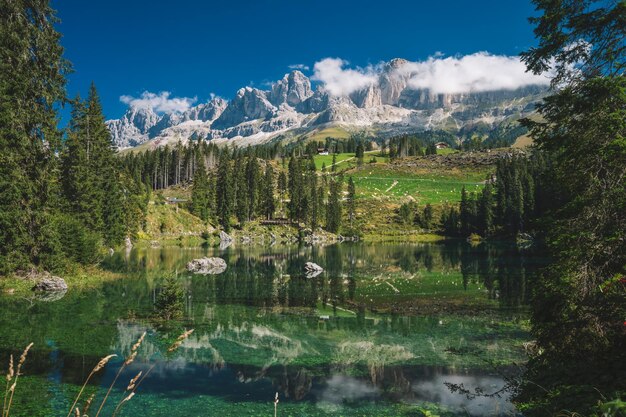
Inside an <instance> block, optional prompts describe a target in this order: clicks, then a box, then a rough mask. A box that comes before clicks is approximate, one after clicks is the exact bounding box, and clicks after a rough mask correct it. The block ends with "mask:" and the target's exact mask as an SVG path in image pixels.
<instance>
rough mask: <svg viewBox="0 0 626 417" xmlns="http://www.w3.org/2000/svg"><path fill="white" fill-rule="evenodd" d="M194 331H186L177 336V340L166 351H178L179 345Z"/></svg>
mask: <svg viewBox="0 0 626 417" xmlns="http://www.w3.org/2000/svg"><path fill="white" fill-rule="evenodd" d="M193 330H194V329H191V330H187V331H185V332H183V334H181V335H180V336H178V338H177V339H176V341H175V342H174V343H173V344H172V346H170V347H169V349H167V352H168V353H171V352H174V351H175V350H176V349H178V348H179V347H180V345H182V344H183V342H184V341H185V339H187V338H188V337H189V336H191V334H192V333H193Z"/></svg>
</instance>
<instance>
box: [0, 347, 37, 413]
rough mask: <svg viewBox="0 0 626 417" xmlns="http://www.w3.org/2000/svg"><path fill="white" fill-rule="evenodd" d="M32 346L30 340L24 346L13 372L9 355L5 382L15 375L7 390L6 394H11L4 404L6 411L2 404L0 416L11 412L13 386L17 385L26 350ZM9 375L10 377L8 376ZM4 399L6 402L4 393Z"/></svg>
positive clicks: (26, 353) (8, 381)
mask: <svg viewBox="0 0 626 417" xmlns="http://www.w3.org/2000/svg"><path fill="white" fill-rule="evenodd" d="M32 347H33V343H32V342H31V343H30V344H29V345H28V346H26V348H25V349H24V351H23V352H22V355H21V356H20V360H19V362H18V363H17V370H16V371H15V372H13V356H11V362H10V365H9V373H8V374H7V384H9V383H10V379H11V378H13V376H15V379H14V380H13V385H11V387H10V388H9V391H8V392H7V395H8V394H9V393H10V394H11V396H10V397H9V403H8V404H7V406H6V411H5V409H4V406H3V407H2V417H9V413H10V412H11V404H13V395H14V394H15V388H16V387H17V380H18V378H19V377H20V371H21V370H22V366H23V365H24V362H26V356H27V355H28V351H29V350H30V348H32ZM9 375H11V377H10V378H9ZM4 400H5V402H6V395H5V398H4Z"/></svg>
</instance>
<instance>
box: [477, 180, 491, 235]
mask: <svg viewBox="0 0 626 417" xmlns="http://www.w3.org/2000/svg"><path fill="white" fill-rule="evenodd" d="M492 189H493V187H492V186H491V184H490V183H487V184H486V185H485V187H484V188H483V191H482V193H481V197H480V201H479V207H478V218H479V223H480V229H481V230H480V232H481V234H482V235H483V236H489V235H491V234H492V232H493V227H494V226H493V220H494V213H493V191H492Z"/></svg>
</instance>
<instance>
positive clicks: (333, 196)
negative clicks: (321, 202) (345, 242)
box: [326, 177, 343, 233]
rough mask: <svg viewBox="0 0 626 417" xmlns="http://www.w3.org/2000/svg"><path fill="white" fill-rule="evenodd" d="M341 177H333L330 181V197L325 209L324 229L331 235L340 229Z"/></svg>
mask: <svg viewBox="0 0 626 417" xmlns="http://www.w3.org/2000/svg"><path fill="white" fill-rule="evenodd" d="M342 182H343V180H342V179H341V177H334V178H333V179H331V181H330V195H329V196H328V204H327V208H326V229H327V230H328V231H329V232H331V233H337V232H339V228H340V227H341V188H342V187H341V185H342Z"/></svg>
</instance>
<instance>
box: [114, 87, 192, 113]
mask: <svg viewBox="0 0 626 417" xmlns="http://www.w3.org/2000/svg"><path fill="white" fill-rule="evenodd" d="M170 94H171V93H170V92H169V91H161V92H160V93H158V94H155V93H151V92H149V91H144V92H143V93H141V96H140V97H132V96H127V95H124V96H121V97H120V101H121V102H122V103H125V104H128V105H129V106H131V107H137V108H151V109H152V110H154V111H155V112H158V113H171V112H175V113H180V112H184V111H185V110H187V109H189V107H191V105H192V104H193V103H195V102H196V101H197V100H198V99H197V97H193V98H190V97H173V98H170Z"/></svg>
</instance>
